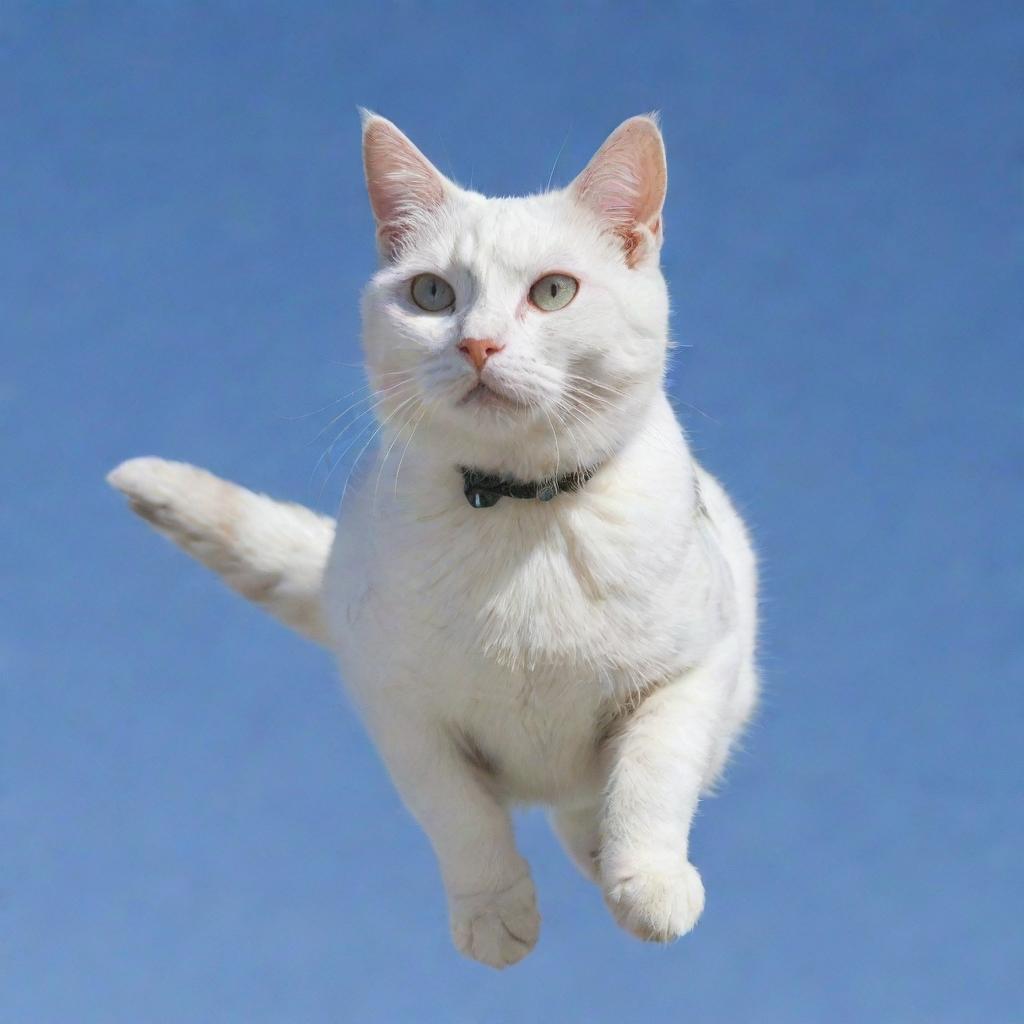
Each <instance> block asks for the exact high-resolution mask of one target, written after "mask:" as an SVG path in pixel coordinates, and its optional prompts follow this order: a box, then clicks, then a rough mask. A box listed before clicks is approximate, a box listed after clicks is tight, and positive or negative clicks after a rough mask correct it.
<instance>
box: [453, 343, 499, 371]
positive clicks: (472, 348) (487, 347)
mask: <svg viewBox="0 0 1024 1024" xmlns="http://www.w3.org/2000/svg"><path fill="white" fill-rule="evenodd" d="M504 347H505V346H504V345H499V344H498V343H497V342H496V341H492V340H491V339H490V338H463V339H462V341H460V342H459V351H460V352H461V353H462V354H463V355H464V356H465V357H466V358H467V359H468V360H469V361H470V362H471V363H472V364H473V365H474V366H475V367H476V368H477V370H478V371H479V370H482V369H483V368H484V363H486V362H487V360H488V359H490V358H491V356H493V355H494V353H495V352H500V351H501V350H502V349H503V348H504Z"/></svg>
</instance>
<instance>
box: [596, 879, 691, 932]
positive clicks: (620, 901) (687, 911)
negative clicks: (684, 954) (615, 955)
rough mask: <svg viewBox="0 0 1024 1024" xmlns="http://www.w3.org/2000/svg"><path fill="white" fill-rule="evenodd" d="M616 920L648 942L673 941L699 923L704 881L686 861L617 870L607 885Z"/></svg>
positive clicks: (609, 903) (608, 899)
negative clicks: (671, 864)
mask: <svg viewBox="0 0 1024 1024" xmlns="http://www.w3.org/2000/svg"><path fill="white" fill-rule="evenodd" d="M605 900H606V902H607V903H608V906H609V908H610V909H611V912H612V913H613V914H614V915H615V920H616V921H618V922H619V924H620V925H621V926H622V927H623V928H625V929H626V931H628V932H631V933H632V934H633V935H635V936H636V937H637V938H638V939H643V940H644V941H645V942H672V941H673V940H674V939H678V938H679V937H680V936H683V935H685V934H686V933H687V932H688V931H690V930H691V929H692V928H693V926H694V925H695V924H696V923H697V919H698V918H699V917H700V915H701V911H703V909H704V883H703V882H702V881H701V878H700V874H699V873H698V871H697V869H696V868H695V867H694V866H693V865H692V864H689V863H687V862H686V861H681V862H680V863H679V864H677V865H673V866H672V867H670V868H665V867H664V866H659V867H658V868H656V869H652V868H649V867H642V866H640V865H637V866H636V867H635V868H629V867H626V868H625V869H624V870H622V871H620V872H617V873H616V875H615V877H613V878H612V879H611V880H610V881H609V882H608V883H607V885H606V887H605Z"/></svg>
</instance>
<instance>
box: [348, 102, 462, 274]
mask: <svg viewBox="0 0 1024 1024" xmlns="http://www.w3.org/2000/svg"><path fill="white" fill-rule="evenodd" d="M363 165H364V168H365V171H366V188H367V191H368V192H369V195H370V206H371V208H372V209H373V215H374V217H375V218H376V220H377V236H378V238H379V240H380V244H381V248H382V249H383V250H384V252H385V254H386V255H388V256H391V255H393V254H394V251H395V249H396V248H397V247H398V245H399V244H400V243H401V241H402V239H403V237H404V236H405V234H406V233H407V231H408V229H409V228H410V227H411V226H412V225H413V224H415V222H416V220H417V218H418V217H419V215H421V214H423V213H424V212H427V211H430V210H433V209H436V208H437V207H438V206H440V205H441V204H442V203H443V202H444V200H445V195H446V190H447V187H448V183H447V179H446V178H445V177H444V176H443V175H442V174H441V173H440V172H439V171H438V170H437V168H435V167H434V165H433V164H432V163H431V162H430V161H429V160H428V159H427V158H426V157H425V156H424V155H423V154H422V153H421V152H420V151H419V150H418V149H417V148H416V147H415V146H414V145H413V144H412V143H411V142H410V141H409V139H407V138H406V137H405V135H403V134H402V133H401V132H400V131H399V130H398V129H397V128H396V127H395V126H394V125H393V124H392V123H391V122H390V121H388V120H385V119H384V118H383V117H377V116H376V115H372V114H371V115H368V116H367V117H366V120H365V122H364V124H363Z"/></svg>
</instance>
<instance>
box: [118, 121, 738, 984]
mask: <svg viewBox="0 0 1024 1024" xmlns="http://www.w3.org/2000/svg"><path fill="white" fill-rule="evenodd" d="M363 153H364V160H365V169H366V179H367V185H368V189H369V195H370V202H371V205H372V207H373V212H374V215H375V217H376V221H377V236H378V243H379V248H380V254H381V267H380V270H379V271H378V273H377V274H376V275H375V276H374V278H373V279H372V281H371V282H370V284H369V286H368V287H367V289H366V292H365V296H364V301H363V318H364V347H365V355H366V368H367V373H368V375H369V379H370V382H371V384H372V385H373V387H374V389H375V390H376V392H377V395H378V397H379V401H378V406H377V416H378V418H379V420H380V422H381V424H382V425H383V429H382V432H381V435H380V436H381V444H380V449H379V452H378V454H377V456H376V459H377V462H376V464H375V465H374V466H373V467H372V468H371V470H370V471H369V472H368V473H367V474H366V475H365V476H364V477H363V478H362V480H361V482H359V483H358V484H353V486H352V488H350V489H349V493H348V495H347V497H346V498H345V499H344V501H343V506H342V512H341V516H340V519H339V521H338V523H337V527H335V525H334V524H333V523H331V522H330V521H329V520H327V519H325V518H323V517H321V516H318V515H316V514H315V513H313V512H311V511H309V510H308V509H305V508H302V507H300V506H296V505H289V504H283V503H279V502H275V501H273V500H271V499H270V498H267V497H264V496H261V495H256V494H253V493H252V492H250V491H247V490H245V489H243V488H241V487H237V486H235V485H233V484H230V483H227V482H225V481H222V480H218V479H217V478H216V477H213V476H211V475H210V474H208V473H206V472H204V471H202V470H199V469H195V468H193V467H191V466H186V465H183V464H180V463H171V462H164V461H162V460H159V459H135V460H132V461H130V462H127V463H124V464H123V465H122V466H120V467H119V468H118V469H116V470H115V471H114V472H113V473H112V474H111V476H110V480H111V482H112V483H113V484H114V486H115V487H117V488H119V489H120V490H122V491H123V492H124V493H125V494H126V495H128V497H129V498H130V500H131V503H132V506H133V507H134V508H135V510H136V511H137V512H139V513H140V514H141V515H143V516H144V517H145V518H147V519H148V520H149V521H150V522H151V523H153V525H154V526H156V527H157V528H158V529H159V530H161V531H162V532H163V533H165V534H167V535H168V536H169V537H171V538H172V539H173V540H175V541H176V542H177V543H179V544H180V545H181V546H182V547H183V548H185V549H186V550H187V551H189V552H190V553H191V554H193V555H195V556H196V557H198V558H199V559H200V560H202V561H203V562H204V563H206V564H207V565H208V566H210V567H211V568H213V569H214V570H215V571H217V572H218V573H220V574H221V575H222V576H223V577H224V578H225V579H226V581H227V582H228V583H229V584H230V585H231V586H233V587H234V588H235V589H236V590H239V591H240V592H241V593H242V594H244V595H245V596H246V597H248V598H250V599H252V600H253V601H256V602H258V603H259V604H261V605H263V607H265V608H266V609H268V610H269V611H270V612H271V613H273V614H274V615H276V616H278V617H279V618H281V619H283V620H284V621H285V622H286V623H288V624H289V625H291V626H293V627H295V628H296V629H298V630H300V631H302V632H304V633H305V634H307V635H308V636H310V637H311V638H313V639H315V640H317V641H319V642H321V643H323V644H325V645H328V646H330V647H331V648H333V649H334V650H335V651H336V653H337V657H338V661H339V663H340V666H341V674H342V676H343V678H344V680H345V682H346V683H347V685H348V688H349V690H350V692H351V694H352V696H353V698H354V700H355V701H356V703H357V704H358V706H359V709H360V711H361V712H362V715H363V717H364V719H365V722H366V725H367V728H368V729H369V730H370V732H371V734H372V736H373V739H374V741H375V742H376V744H377V747H378V748H379V750H380V753H381V756H382V757H383V758H384V761H385V762H386V764H387V767H388V769H389V771H390V773H391V776H392V778H393V779H394V782H395V785H396V786H397V787H398V789H399V791H400V793H401V795H402V798H403V799H404V801H405V803H406V804H407V805H408V807H409V809H410V810H411V812H412V813H413V814H414V815H415V817H416V818H417V820H418V821H419V823H420V824H421V826H422V827H423V829H424V830H425V831H426V833H427V835H428V836H429V838H430V841H431V843H432V845H433V847H434V850H435V851H436V854H437V858H438V861H439V864H440V869H441V874H442V876H443V879H444V884H445V888H446V890H447V894H448V901H449V908H450V916H451V927H452V933H453V936H454V940H455V944H456V945H457V946H458V948H459V949H460V950H461V951H462V952H463V953H466V954H467V955H469V956H471V957H474V958H475V959H477V960H480V961H482V962H484V963H487V964H491V965H492V966H494V967H503V966H505V965H507V964H512V963H515V962H516V961H517V960H519V959H521V958H522V957H523V956H525V955H526V953H527V952H528V951H529V950H530V949H531V948H532V947H533V945H534V943H535V942H536V941H537V934H538V929H539V925H540V918H539V916H538V913H537V908H536V903H535V897H534V888H533V883H532V881H531V878H530V871H529V867H528V865H527V864H526V862H525V861H524V860H523V858H522V857H521V856H520V855H519V853H518V851H517V850H516V844H515V839H514V837H513V831H512V824H511V821H510V818H509V807H510V806H511V805H513V804H515V803H516V802H523V801H528V802H534V801H537V802H542V803H544V804H547V805H549V806H550V808H551V820H552V823H553V825H554V828H555V830H556V832H557V833H558V836H559V837H560V839H561V841H562V843H563V844H564V846H565V848H566V850H567V851H568V853H569V855H570V856H571V857H572V859H573V860H574V861H575V862H576V864H577V865H578V866H579V868H580V870H581V871H583V872H584V873H585V874H586V875H587V877H589V878H591V879H593V881H594V882H595V883H596V884H597V885H599V886H600V887H601V889H602V890H603V893H604V896H605V899H606V901H607V903H608V906H609V907H610V909H611V911H612V913H613V914H614V915H615V917H616V919H617V920H618V922H619V923H620V924H621V925H622V926H623V927H625V928H627V929H628V930H629V931H631V932H632V933H633V934H635V935H637V936H639V937H640V938H643V939H649V940H655V941H667V940H670V939H674V938H676V937H678V936H680V935H682V934H684V933H685V932H688V931H689V930H690V929H691V928H692V927H693V926H694V924H695V922H696V921H697V918H698V917H699V916H700V913H701V910H702V909H703V906H704V888H703V885H702V883H701V879H700V875H699V874H698V873H697V871H696V869H695V868H694V867H693V865H692V864H690V862H689V859H688V856H687V844H688V834H689V830H690V823H691V820H692V818H693V815H694V811H695V809H696V806H697V800H698V797H699V795H700V794H701V792H702V791H705V790H707V788H708V787H709V786H711V785H712V783H713V782H714V780H715V779H716V777H717V776H718V774H719V772H720V771H721V769H722V766H723V764H724V762H725V760H726V757H727V754H728V751H729V748H730V745H731V744H732V743H733V741H734V740H735V739H736V737H737V734H738V733H739V732H740V730H741V728H742V726H743V724H744V723H745V722H746V721H747V719H748V718H749V716H750V714H751V711H752V709H753V707H754V704H755V700H756V693H757V678H756V672H755V664H754V654H755V652H754V647H755V630H756V568H755V561H754V556H753V552H752V550H751V546H750V543H749V541H748V539H747V536H746V533H745V531H744V528H743V524H742V523H741V521H740V519H739V517H738V516H737V514H736V512H735V511H734V510H733V508H732V506H731V505H730V504H729V500H728V498H727V497H726V495H725V494H724V492H723V491H722V489H721V487H720V486H719V485H718V483H717V482H716V481H715V480H714V479H713V478H712V477H711V476H709V475H708V474H707V473H706V472H704V471H703V470H702V469H701V468H700V467H699V466H698V465H697V464H696V462H695V461H694V459H693V457H692V456H691V454H690V452H689V449H688V448H687V444H686V440H685V438H684V436H683V432H682V430H681V429H680V426H679V424H678V422H677V420H676V417H675V415H674V413H673V411H672V408H671V407H670V405H669V402H668V399H667V398H666V395H665V391H664V385H663V380H664V372H665V361H666V352H667V349H668V295H667V292H666V287H665V281H664V279H663V277H662V274H661V271H660V269H659V260H658V257H659V250H660V247H661V242H662V223H661V215H662V204H663V202H664V198H665V188H666V169H665V154H664V146H663V144H662V139H661V134H660V132H659V130H658V126H657V123H656V121H655V120H654V118H652V117H635V118H632V119H630V120H628V121H626V122H625V123H624V124H622V125H621V126H620V127H619V128H618V129H617V130H616V131H615V132H614V133H613V134H612V135H611V136H610V137H609V139H608V140H607V141H606V142H605V144H604V145H603V146H602V147H601V149H600V150H599V151H598V153H597V154H596V156H595V157H594V158H593V160H592V161H591V162H590V164H589V165H588V166H587V168H586V169H585V170H584V171H583V173H582V174H581V175H580V176H579V177H578V178H577V179H576V180H575V181H574V182H573V183H572V185H570V186H569V187H568V188H566V189H563V190H560V191H555V192H547V193H544V194H542V195H536V196H530V197H527V198H516V199H488V198H485V197H484V196H481V195H478V194H476V193H474V192H469V191H466V190H464V189H461V188H459V187H457V186H456V185H455V184H453V183H452V182H451V181H449V180H447V179H446V178H444V177H443V176H442V175H441V174H440V173H439V172H438V171H437V170H436V169H435V168H434V167H433V166H432V165H431V164H430V163H429V161H428V160H427V159H426V157H424V156H423V154H422V153H420V151H419V150H418V149H417V148H416V147H415V146H414V145H413V144H412V143H411V142H410V141H409V140H408V139H407V138H406V137H405V136H404V135H403V134H402V133H401V132H400V131H399V130H398V129H397V128H396V127H395V126H394V125H393V124H391V123H390V122H389V121H386V120H384V119H383V118H381V117H378V116H376V115H372V114H367V115H365V118H364V124H363ZM399 462H401V470H400V472H399V470H398V465H397V464H398V463H399ZM552 494H554V496H553V497H552ZM467 498H468V499H469V500H467Z"/></svg>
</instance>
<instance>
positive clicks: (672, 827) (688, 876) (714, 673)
mask: <svg viewBox="0 0 1024 1024" xmlns="http://www.w3.org/2000/svg"><path fill="white" fill-rule="evenodd" d="M735 672H736V662H735V659H734V658H733V657H732V656H731V655H730V653H729V652H727V651H722V652H719V654H718V656H717V657H715V658H712V659H711V660H709V661H708V663H707V664H706V665H704V666H701V667H698V668H695V669H692V670H691V671H689V672H687V673H686V674H685V675H684V676H683V677H682V678H680V679H678V680H675V681H673V682H671V683H668V684H666V685H664V686H662V687H660V688H659V689H657V690H655V691H654V692H653V693H651V694H650V695H648V696H647V697H646V699H645V700H644V701H643V703H642V704H641V705H640V706H639V708H637V709H636V711H634V712H632V713H631V714H630V715H629V717H628V718H626V719H625V720H624V721H623V722H622V723H621V724H620V726H619V727H618V729H617V730H616V732H615V734H614V735H613V736H612V737H611V738H610V740H609V745H608V749H607V751H606V753H607V756H608V781H607V788H606V792H605V801H604V806H603V810H602V818H601V823H600V830H601V852H600V874H601V884H602V887H603V889H604V892H605V899H606V901H607V903H608V906H609V907H610V909H611V911H612V913H613V914H614V915H615V918H616V920H617V921H618V922H619V924H620V925H622V927H624V928H625V929H627V930H628V931H630V932H632V933H633V934H634V935H636V936H637V937H638V938H641V939H645V940H648V941H652V942H670V941H672V940H673V939H677V938H679V937H680V936H681V935H685V934H686V933H687V932H688V931H690V929H691V928H693V926H694V925H695V924H696V923H697V919H698V918H699V917H700V915H701V912H702V911H703V909H704V885H703V882H702V881H701V878H700V875H699V874H698V872H697V869H696V868H695V867H694V866H693V865H692V864H691V863H690V862H689V857H688V846H689V833H690V824H691V821H692V820H693V815H694V813H695V811H696V809H697V801H698V798H699V796H700V793H701V790H702V788H703V786H704V783H705V780H706V777H707V774H708V770H709V763H710V760H711V754H712V751H713V750H714V749H715V740H716V735H717V729H718V728H719V722H720V720H721V709H722V706H723V701H724V700H725V699H727V696H728V693H729V692H730V690H731V688H732V686H733V679H734V677H735Z"/></svg>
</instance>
